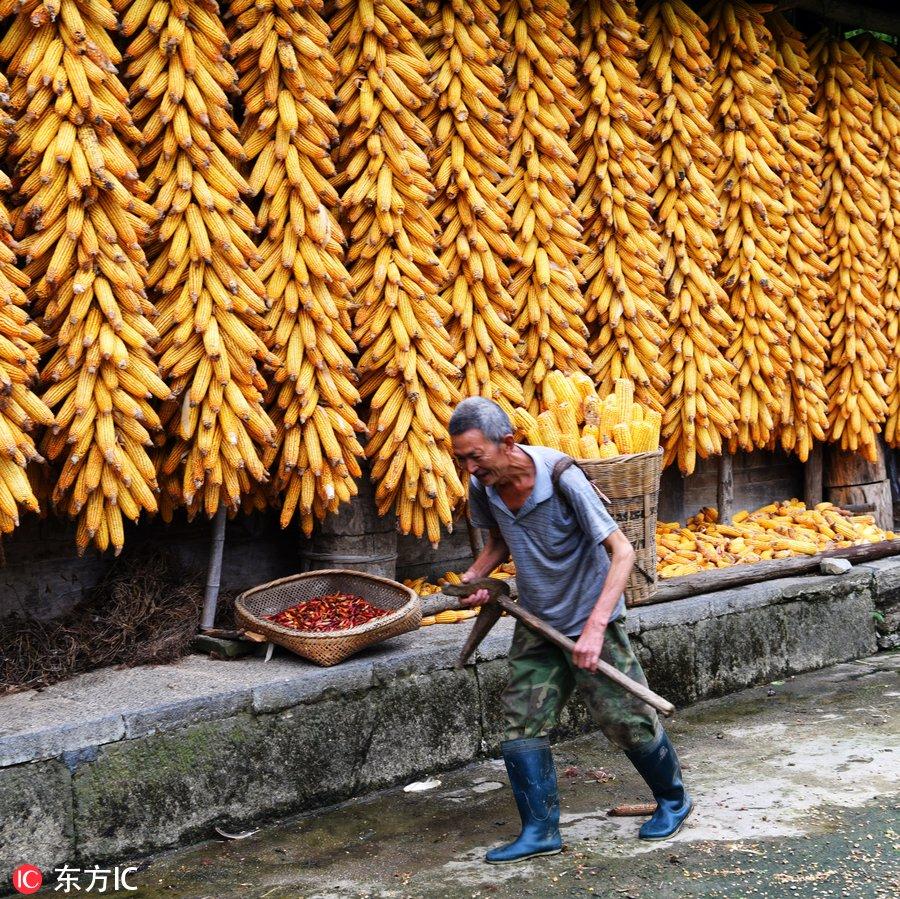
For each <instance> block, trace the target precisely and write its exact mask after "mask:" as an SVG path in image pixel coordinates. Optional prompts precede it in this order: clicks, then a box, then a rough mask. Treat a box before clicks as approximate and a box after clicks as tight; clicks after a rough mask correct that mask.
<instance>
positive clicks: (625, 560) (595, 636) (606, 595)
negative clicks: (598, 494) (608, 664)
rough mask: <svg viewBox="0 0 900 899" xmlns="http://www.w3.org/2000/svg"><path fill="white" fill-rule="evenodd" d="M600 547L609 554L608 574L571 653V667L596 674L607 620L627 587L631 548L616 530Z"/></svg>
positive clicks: (630, 567) (631, 558)
mask: <svg viewBox="0 0 900 899" xmlns="http://www.w3.org/2000/svg"><path fill="white" fill-rule="evenodd" d="M603 545H604V546H605V547H606V550H607V552H608V553H609V571H608V572H607V574H606V580H605V581H604V582H603V589H602V590H601V591H600V598H599V599H598V600H597V603H596V605H595V606H594V608H593V611H592V612H591V614H590V617H589V618H588V620H587V623H586V624H585V626H584V630H583V631H582V632H581V636H580V637H579V638H578V642H577V643H576V644H575V650H574V652H573V653H572V659H573V661H574V662H575V664H576V665H577V666H578V667H579V668H585V669H587V670H588V671H596V670H597V662H598V661H599V659H600V653H601V651H602V650H603V638H604V636H605V635H606V625H607V624H609V616H610V615H612V613H613V610H614V609H615V608H616V606H617V605H618V603H619V599H620V597H621V596H622V593H623V592H624V591H625V585H626V584H627V583H628V576H629V575H630V574H631V569H632V568H633V567H634V556H635V553H634V547H633V546H632V545H631V543H630V542H629V541H628V538H627V537H626V536H625V535H624V534H623V533H622V532H621V531H620V530H619V529H618V528H616V530H614V531H613V532H612V533H611V534H610V535H609V536H608V537H607V538H606V539H605V540H604V541H603Z"/></svg>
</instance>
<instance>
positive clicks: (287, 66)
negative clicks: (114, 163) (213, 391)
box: [231, 0, 365, 536]
mask: <svg viewBox="0 0 900 899" xmlns="http://www.w3.org/2000/svg"><path fill="white" fill-rule="evenodd" d="M321 6H322V4H321V2H320V0H291V2H288V3H285V2H281V3H278V4H276V3H274V2H272V0H264V2H262V3H260V2H250V0H235V2H233V3H232V4H231V14H232V15H233V16H234V17H235V19H236V28H235V31H236V34H237V39H236V40H235V43H234V46H233V50H234V54H235V58H236V59H237V67H238V71H239V73H240V83H239V86H240V90H241V95H242V97H243V100H244V107H245V109H246V113H247V116H246V119H245V122H244V125H243V129H242V135H241V136H242V142H243V144H244V150H245V152H246V153H247V156H248V157H249V158H250V159H252V160H254V166H253V171H252V174H251V175H250V179H249V180H250V187H251V190H252V191H253V193H254V194H259V193H260V192H262V194H263V199H262V202H261V204H260V207H259V212H258V213H257V217H256V221H257V225H258V227H259V229H260V231H261V232H262V234H263V240H262V243H261V244H260V248H259V252H260V255H261V256H262V257H263V264H262V265H261V266H260V268H259V269H258V270H257V273H256V274H257V276H258V277H260V278H261V279H262V281H263V282H264V284H265V286H266V293H267V295H268V297H269V300H270V302H271V304H272V305H271V309H270V311H269V314H268V317H267V320H268V323H269V324H270V325H271V329H272V330H271V331H270V332H269V336H268V337H267V338H266V340H267V343H268V346H269V349H270V350H271V351H272V352H273V353H274V354H275V355H276V356H277V357H278V358H279V360H280V362H281V368H279V369H278V370H277V371H276V372H275V376H274V383H273V385H272V389H271V391H270V396H269V404H268V405H269V414H270V415H271V417H272V420H273V421H274V422H275V425H276V428H277V435H278V436H277V440H276V445H275V446H274V447H272V448H270V449H269V450H268V451H267V455H266V458H265V461H266V464H267V465H272V464H273V463H276V467H275V483H274V487H275V489H276V490H278V491H279V492H281V493H283V497H282V500H281V503H282V505H281V525H282V527H286V526H287V525H288V523H289V522H290V520H291V519H292V518H293V517H294V515H295V514H298V516H299V520H300V524H301V526H302V527H303V531H304V533H306V534H307V536H308V535H309V534H311V533H312V528H313V521H314V519H316V518H318V519H322V518H323V517H324V516H325V514H326V513H327V512H336V511H337V509H338V506H339V504H340V503H341V502H346V501H347V500H349V499H350V497H351V496H353V495H355V494H356V484H355V482H354V480H353V478H354V477H359V476H360V474H361V470H360V467H359V463H358V461H357V457H358V456H360V455H361V454H362V447H361V446H360V445H359V443H358V441H357V439H356V433H357V432H358V431H363V430H365V425H363V423H362V422H361V421H360V420H359V417H358V416H357V414H356V412H355V411H354V407H355V406H356V404H357V403H359V394H358V392H357V390H356V386H355V383H354V382H355V377H354V374H353V366H352V364H351V362H350V359H349V356H348V354H350V353H353V352H355V350H356V347H355V344H354V343H353V340H352V338H351V337H350V333H349V332H350V329H351V323H350V314H349V312H348V300H349V295H350V276H349V275H348V273H347V271H346V269H345V268H344V265H343V261H342V259H343V249H342V243H343V239H344V236H343V234H342V233H341V230H340V228H339V226H338V223H337V221H336V219H335V211H336V209H337V206H338V204H339V200H338V196H337V192H336V191H335V189H334V187H333V186H332V185H331V183H330V180H329V179H330V178H332V177H333V176H334V174H335V172H334V165H333V163H332V161H331V158H330V156H329V147H330V146H331V144H332V142H333V141H335V140H336V138H337V118H336V117H335V115H334V113H333V112H331V109H330V106H331V105H332V103H333V102H334V96H335V89H334V79H335V75H336V73H337V64H336V63H335V60H334V57H333V56H332V54H331V50H330V48H329V45H328V34H329V32H328V26H327V25H326V24H325V22H324V21H323V20H322V18H321V15H320V11H321Z"/></svg>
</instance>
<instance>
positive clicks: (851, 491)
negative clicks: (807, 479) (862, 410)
mask: <svg viewBox="0 0 900 899" xmlns="http://www.w3.org/2000/svg"><path fill="white" fill-rule="evenodd" d="M825 498H826V499H827V500H829V502H832V503H834V504H835V505H836V506H840V507H841V508H844V509H848V510H849V511H851V512H855V513H856V514H870V515H874V516H875V524H877V525H878V527H880V528H884V529H885V530H890V529H891V528H892V527H893V525H894V510H893V505H892V503H891V485H890V483H889V482H888V479H887V470H886V469H885V465H884V448H883V447H882V446H881V443H880V442H879V444H878V454H877V458H876V460H875V461H874V462H869V461H868V460H866V459H864V458H863V456H862V455H861V454H860V453H851V452H848V451H846V450H842V449H840V447H838V446H836V445H834V444H831V445H829V446H828V448H827V449H826V451H825Z"/></svg>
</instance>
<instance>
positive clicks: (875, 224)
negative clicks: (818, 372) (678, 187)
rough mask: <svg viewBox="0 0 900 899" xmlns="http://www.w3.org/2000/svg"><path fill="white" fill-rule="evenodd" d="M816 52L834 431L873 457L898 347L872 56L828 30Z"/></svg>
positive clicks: (832, 435) (828, 382)
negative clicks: (882, 255) (890, 332)
mask: <svg viewBox="0 0 900 899" xmlns="http://www.w3.org/2000/svg"><path fill="white" fill-rule="evenodd" d="M809 55H810V60H811V62H812V64H813V67H814V69H815V72H816V79H817V82H818V89H817V92H816V110H817V112H818V113H819V115H820V116H821V118H822V120H823V122H824V128H825V144H824V152H823V154H822V156H821V158H820V163H819V168H818V172H817V174H818V175H819V178H820V179H821V180H822V197H821V201H820V204H819V205H820V208H821V209H822V216H823V218H822V222H823V227H824V233H825V248H826V253H827V258H828V261H829V262H830V264H831V276H830V279H829V293H830V296H831V304H830V309H829V314H830V320H829V326H830V328H831V359H830V362H831V367H830V368H829V369H828V371H827V372H826V375H825V387H826V389H827V391H828V424H829V428H830V430H829V434H828V436H829V439H830V440H833V441H835V442H840V445H841V447H842V448H843V449H845V450H850V451H851V452H856V451H859V452H861V453H862V454H863V455H864V456H865V457H866V458H867V459H869V460H870V461H873V462H874V461H875V459H876V458H877V438H878V433H879V431H880V430H881V423H882V422H883V421H884V419H885V416H886V415H887V402H886V397H887V395H888V386H887V384H886V383H885V380H884V373H885V371H886V369H887V365H888V359H889V356H890V351H891V347H890V344H889V343H888V339H887V335H886V333H885V324H886V321H885V319H886V315H885V310H884V307H883V306H882V304H881V289H880V288H881V285H882V283H883V279H882V277H881V270H880V268H879V246H880V241H879V230H878V228H879V219H880V218H881V216H882V214H883V210H882V207H881V202H882V201H881V192H880V191H881V187H880V184H879V182H878V174H879V170H880V161H879V156H878V152H877V151H876V150H875V147H874V141H875V139H876V137H875V133H874V131H873V129H872V100H873V96H874V95H873V91H872V88H871V87H870V85H869V84H868V82H867V78H866V64H865V61H864V60H863V58H862V57H861V56H860V55H859V51H858V50H856V49H855V48H854V47H853V45H852V44H851V43H850V42H849V41H838V40H833V39H831V38H829V37H828V35H827V34H826V33H824V32H823V33H822V34H820V35H818V36H817V37H816V38H814V39H813V40H812V42H811V44H810V48H809Z"/></svg>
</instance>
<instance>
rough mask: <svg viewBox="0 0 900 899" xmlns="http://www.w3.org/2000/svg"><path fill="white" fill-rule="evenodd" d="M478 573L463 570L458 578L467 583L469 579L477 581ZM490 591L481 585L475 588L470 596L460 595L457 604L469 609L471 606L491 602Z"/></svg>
mask: <svg viewBox="0 0 900 899" xmlns="http://www.w3.org/2000/svg"><path fill="white" fill-rule="evenodd" d="M478 578H479V575H477V574H475V573H474V572H472V571H465V572H463V573H462V574H461V575H460V578H459V579H460V580H461V581H462V582H463V583H464V584H467V583H468V582H469V581H477V580H478ZM491 601H492V600H491V593H490V591H489V590H485V589H484V588H483V587H482V588H481V589H480V590H476V591H475V592H474V593H473V594H472V595H471V596H465V597H460V600H459V604H460V605H461V606H463V607H464V608H467V609H471V608H472V607H473V606H483V605H486V604H487V603H489V602H491Z"/></svg>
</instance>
